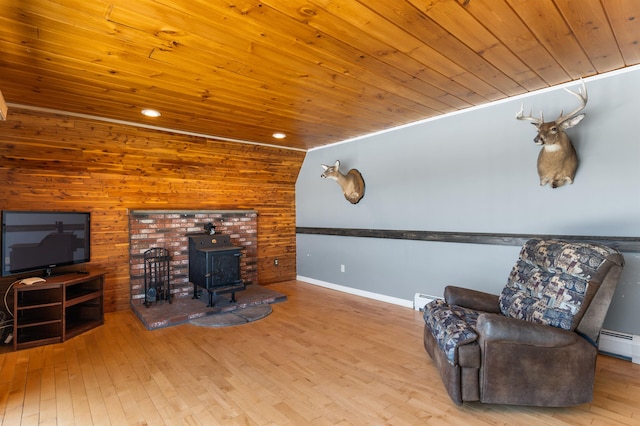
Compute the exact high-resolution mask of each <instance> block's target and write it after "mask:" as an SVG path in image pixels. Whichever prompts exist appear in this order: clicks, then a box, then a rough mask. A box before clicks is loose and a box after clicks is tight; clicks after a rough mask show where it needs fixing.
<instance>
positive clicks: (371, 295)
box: [296, 275, 413, 309]
mask: <svg viewBox="0 0 640 426" xmlns="http://www.w3.org/2000/svg"><path fill="white" fill-rule="evenodd" d="M296 278H297V279H298V280H299V281H304V282H306V283H309V284H313V285H317V286H319V287H325V288H330V289H332V290H337V291H341V292H343V293H349V294H354V295H356V296H362V297H366V298H367V299H374V300H379V301H381V302H387V303H392V304H394V305H400V306H404V307H405V308H412V309H413V300H405V299H400V298H398V297H392V296H387V295H384V294H378V293H373V292H371V291H366V290H358V289H357V288H352V287H346V286H343V285H338V284H332V283H328V282H326V281H321V280H317V279H315V278H309V277H303V276H301V275H298V276H297V277H296Z"/></svg>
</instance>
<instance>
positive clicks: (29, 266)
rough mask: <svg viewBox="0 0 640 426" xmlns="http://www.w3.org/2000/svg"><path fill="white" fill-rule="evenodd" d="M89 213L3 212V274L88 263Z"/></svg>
mask: <svg viewBox="0 0 640 426" xmlns="http://www.w3.org/2000/svg"><path fill="white" fill-rule="evenodd" d="M90 229H91V215H90V213H87V212H54V211H49V212H44V211H10V210H5V211H3V212H2V276H8V275H12V274H18V273H22V272H31V271H38V270H45V271H46V273H47V274H50V273H51V269H53V268H55V267H59V266H67V265H73V264H77V263H84V262H89V260H90V257H91V244H90V238H89V237H90Z"/></svg>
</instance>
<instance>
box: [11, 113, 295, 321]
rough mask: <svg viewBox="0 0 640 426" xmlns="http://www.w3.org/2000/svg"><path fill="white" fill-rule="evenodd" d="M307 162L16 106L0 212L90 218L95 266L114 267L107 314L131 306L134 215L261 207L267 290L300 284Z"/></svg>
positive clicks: (261, 272) (261, 274) (262, 278)
mask: <svg viewBox="0 0 640 426" xmlns="http://www.w3.org/2000/svg"><path fill="white" fill-rule="evenodd" d="M212 133H215V131H214V130H212ZM304 156H305V153H304V152H301V151H293V150H285V149H279V148H275V147H268V146H261V145H251V144H243V143H233V142H224V141H217V140H210V139H205V138H199V137H193V136H185V135H178V134H172V133H166V132H161V131H155V130H149V129H144V128H136V127H130V126H126V125H121V124H113V123H107V122H100V121H94V120H89V119H83V118H76V117H69V116H65V115H54V114H48V113H41V112H33V111H26V110H16V109H13V110H11V112H10V114H9V117H8V120H7V121H0V183H1V185H2V189H1V191H2V192H1V193H2V196H1V197H0V209H13V210H82V211H90V212H91V213H92V225H91V232H92V234H91V236H92V242H91V249H92V253H91V264H92V265H96V266H100V267H103V268H105V269H107V270H108V275H107V280H106V291H105V310H107V311H113V310H121V309H127V308H128V306H129V291H130V290H129V249H128V244H129V242H128V211H129V210H130V209H189V210H193V209H210V210H224V209H254V210H257V211H258V284H268V283H273V282H278V281H284V280H291V279H295V277H296V264H295V263H296V253H295V252H296V223H295V182H296V179H297V176H298V171H299V170H300V167H301V165H302V161H303V160H304ZM276 257H277V258H278V260H279V265H278V266H276V265H274V259H275V258H276ZM11 281H13V279H9V280H7V279H3V281H2V284H3V285H1V286H0V290H1V291H2V295H4V288H6V286H7V285H8V284H9V282H11Z"/></svg>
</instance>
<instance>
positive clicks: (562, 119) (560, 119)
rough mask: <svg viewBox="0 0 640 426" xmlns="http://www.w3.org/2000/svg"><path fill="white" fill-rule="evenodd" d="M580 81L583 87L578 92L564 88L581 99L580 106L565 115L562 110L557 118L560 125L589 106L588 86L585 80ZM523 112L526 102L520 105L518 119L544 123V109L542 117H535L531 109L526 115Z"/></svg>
mask: <svg viewBox="0 0 640 426" xmlns="http://www.w3.org/2000/svg"><path fill="white" fill-rule="evenodd" d="M580 82H581V83H582V88H581V89H578V91H577V92H573V91H571V90H569V89H567V88H566V87H565V88H564V90H566V91H567V92H569V93H571V94H572V95H573V96H575V97H577V98H578V99H579V100H580V106H579V107H578V108H576V109H575V110H573V111H571V112H570V113H569V114H566V115H563V113H564V111H561V112H560V116H559V117H558V118H556V120H555V123H556V124H557V125H560V124H562V123H564V122H565V121H567V120H569V119H570V118H572V117H573V116H575V115H576V114H577V113H579V112H580V111H582V110H583V109H584V107H585V106H587V101H588V100H589V96H588V94H587V87H586V86H585V85H584V80H582V79H580ZM523 112H524V104H522V105H521V106H520V111H518V113H517V114H516V119H518V120H525V121H530V122H531V123H533V124H534V125H536V126H540V125H541V124H542V123H544V116H543V115H542V111H540V118H538V117H534V116H533V115H531V111H529V115H526V116H525V115H524V114H523Z"/></svg>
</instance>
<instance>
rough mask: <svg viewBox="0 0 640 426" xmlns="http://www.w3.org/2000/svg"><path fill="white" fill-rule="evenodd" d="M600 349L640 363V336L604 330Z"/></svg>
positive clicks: (601, 333)
mask: <svg viewBox="0 0 640 426" xmlns="http://www.w3.org/2000/svg"><path fill="white" fill-rule="evenodd" d="M598 349H599V350H600V352H602V353H604V354H607V355H612V356H615V357H618V358H622V359H627V360H629V361H631V362H633V363H634V364H640V336H636V335H633V334H626V333H619V332H617V331H611V330H602V331H601V332H600V342H599V347H598Z"/></svg>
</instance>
